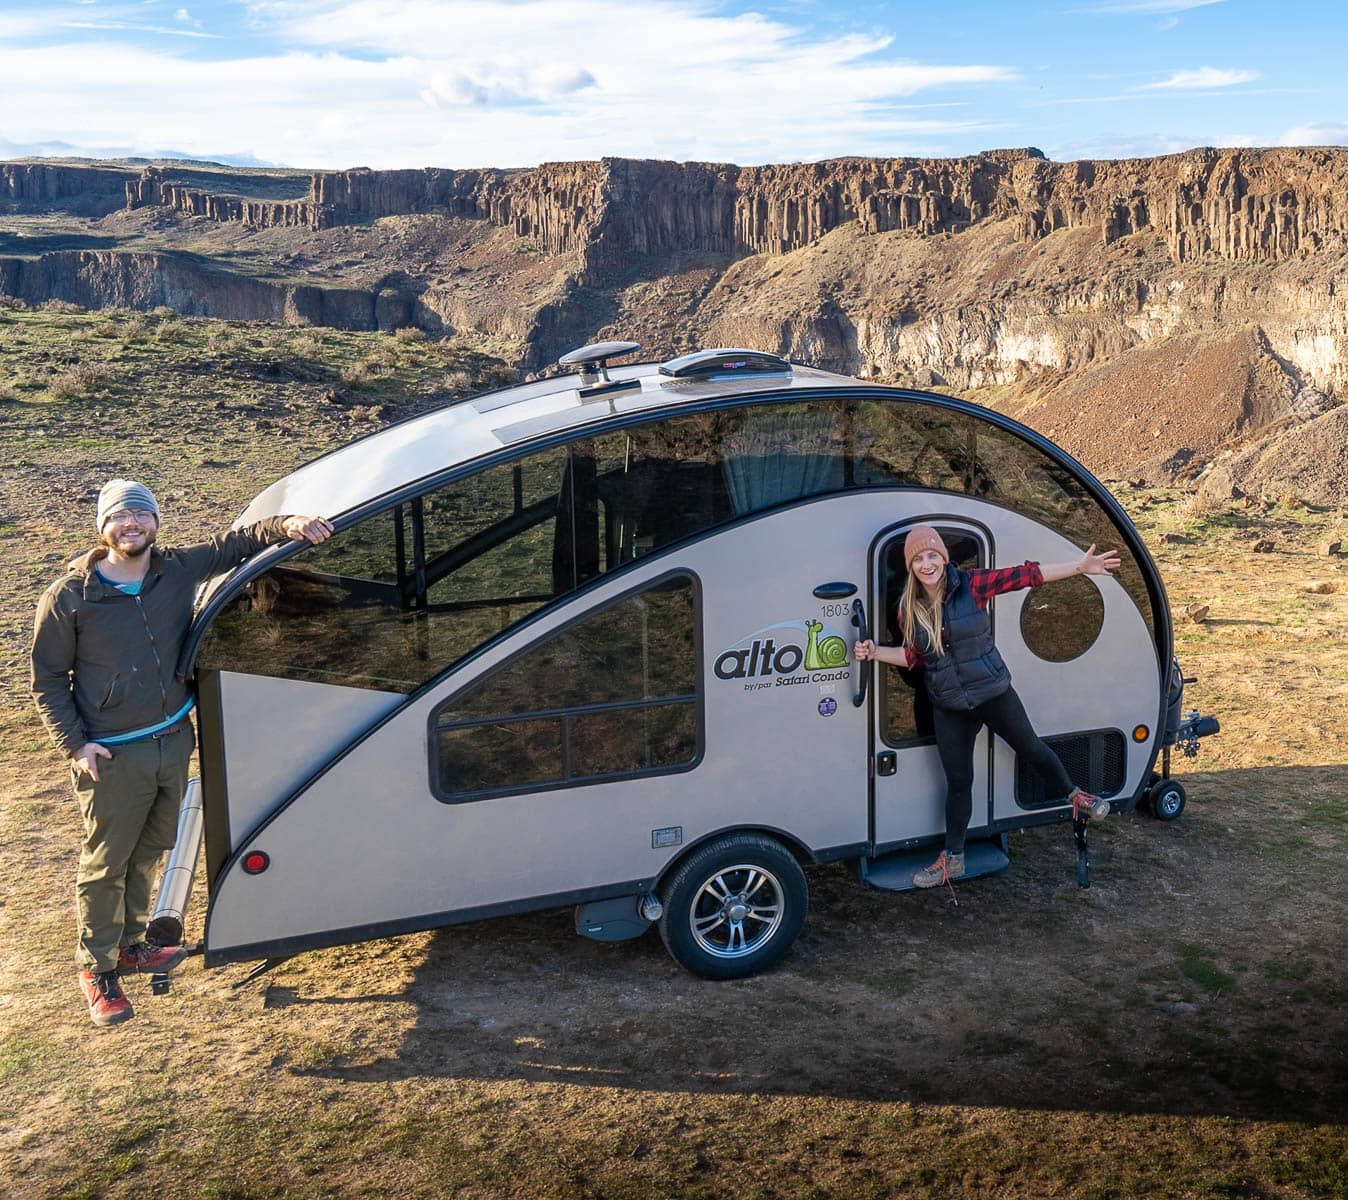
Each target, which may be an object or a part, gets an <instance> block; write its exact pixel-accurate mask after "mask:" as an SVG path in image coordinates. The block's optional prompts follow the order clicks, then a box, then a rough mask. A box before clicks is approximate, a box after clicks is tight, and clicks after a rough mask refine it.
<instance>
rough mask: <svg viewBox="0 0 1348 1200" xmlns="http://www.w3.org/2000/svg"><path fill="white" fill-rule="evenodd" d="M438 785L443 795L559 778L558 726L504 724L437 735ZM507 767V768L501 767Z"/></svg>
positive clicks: (553, 721) (538, 722)
mask: <svg viewBox="0 0 1348 1200" xmlns="http://www.w3.org/2000/svg"><path fill="white" fill-rule="evenodd" d="M438 744H439V761H440V783H441V786H442V787H443V788H444V789H445V790H446V791H449V792H480V791H488V790H490V789H492V788H499V787H501V786H503V785H506V784H507V783H508V784H509V785H511V786H515V787H522V786H527V785H531V784H532V785H538V784H545V783H555V782H557V781H559V780H561V779H563V778H565V772H564V771H563V760H562V721H561V718H560V717H553V718H551V719H548V720H535V721H510V722H506V723H502V724H499V725H472V726H467V727H460V728H458V729H443V730H441V731H440V733H439V738H438ZM505 764H508V765H505Z"/></svg>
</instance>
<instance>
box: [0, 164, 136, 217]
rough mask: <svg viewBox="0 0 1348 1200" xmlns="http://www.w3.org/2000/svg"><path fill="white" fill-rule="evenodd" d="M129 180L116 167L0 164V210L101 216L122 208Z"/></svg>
mask: <svg viewBox="0 0 1348 1200" xmlns="http://www.w3.org/2000/svg"><path fill="white" fill-rule="evenodd" d="M132 177H133V173H132V172H130V171H127V170H117V169H115V168H102V167H76V166H59V165H54V164H51V163H0V211H3V209H5V208H12V209H16V210H17V209H20V208H30V207H35V206H61V207H74V208H76V209H77V210H78V211H80V212H81V213H84V214H86V215H98V216H101V215H103V214H106V213H110V212H113V211H115V210H116V209H118V208H120V207H121V205H122V197H123V195H124V193H125V188H126V184H127V182H128V180H129V179H131V178H132ZM72 202H74V203H73V204H72Z"/></svg>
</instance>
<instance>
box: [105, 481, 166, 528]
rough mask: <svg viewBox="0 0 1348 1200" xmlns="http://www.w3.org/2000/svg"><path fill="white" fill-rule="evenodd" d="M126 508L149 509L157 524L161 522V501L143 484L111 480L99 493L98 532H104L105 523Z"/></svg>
mask: <svg viewBox="0 0 1348 1200" xmlns="http://www.w3.org/2000/svg"><path fill="white" fill-rule="evenodd" d="M124 508H144V509H147V510H148V511H149V512H152V513H154V519H155V521H156V522H158V520H159V501H158V500H156V499H155V498H154V493H153V492H152V491H150V489H149V488H147V487H146V486H145V485H144V484H143V483H137V482H136V481H135V480H134V479H109V480H108V482H107V483H105V484H104V485H103V487H102V489H101V490H100V491H99V493H98V532H99V533H102V532H103V522H104V521H106V520H107V519H108V518H109V517H110V516H112V514H113V513H115V512H121V511H122V509H124Z"/></svg>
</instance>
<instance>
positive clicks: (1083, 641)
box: [1020, 575, 1105, 662]
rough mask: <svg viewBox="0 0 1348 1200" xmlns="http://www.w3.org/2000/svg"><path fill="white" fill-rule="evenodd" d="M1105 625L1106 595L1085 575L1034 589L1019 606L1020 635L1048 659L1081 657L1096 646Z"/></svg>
mask: <svg viewBox="0 0 1348 1200" xmlns="http://www.w3.org/2000/svg"><path fill="white" fill-rule="evenodd" d="M1104 624H1105V598H1104V597H1103V596H1102V595H1101V594H1100V589H1099V588H1098V587H1096V586H1095V584H1093V583H1092V582H1091V581H1090V580H1089V579H1087V578H1086V577H1085V576H1084V575H1072V576H1069V577H1068V578H1067V579H1060V580H1058V581H1057V582H1056V583H1047V584H1045V585H1044V586H1043V587H1037V588H1035V589H1034V590H1033V591H1032V592H1030V593H1029V594H1028V595H1027V596H1026V597H1025V603H1024V604H1022V605H1021V608H1020V636H1021V637H1023V638H1024V639H1025V644H1026V645H1027V646H1028V647H1029V648H1030V651H1031V652H1032V653H1033V654H1035V655H1037V656H1038V657H1039V658H1042V659H1044V660H1046V661H1047V662H1070V661H1071V660H1072V659H1074V658H1080V657H1081V655H1083V654H1085V653H1086V651H1087V650H1089V649H1090V648H1091V647H1092V646H1093V645H1095V639H1096V638H1098V637H1099V636H1100V630H1101V629H1103V628H1104Z"/></svg>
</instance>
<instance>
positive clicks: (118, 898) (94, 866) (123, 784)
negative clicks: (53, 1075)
mask: <svg viewBox="0 0 1348 1200" xmlns="http://www.w3.org/2000/svg"><path fill="white" fill-rule="evenodd" d="M195 745H196V739H195V737H194V735H193V732H192V727H191V725H190V724H188V725H185V726H184V727H183V728H182V729H176V730H174V731H173V732H172V733H169V734H165V735H164V736H163V737H161V738H145V739H143V740H141V741H139V742H128V743H127V744H126V745H125V746H109V747H108V749H109V750H111V751H112V757H111V758H100V759H99V760H98V774H99V779H98V782H97V783H95V782H94V780H93V779H92V778H91V777H90V776H89V775H87V774H86V773H85V772H83V771H81V770H79V769H78V768H77V767H75V766H74V765H72V766H71V768H70V775H71V780H72V782H73V784H74V787H75V797H76V799H77V800H79V803H80V814H81V815H82V816H83V818H84V843H83V845H82V846H81V847H80V865H79V870H78V872H77V873H76V875H75V913H76V920H77V921H78V924H79V941H78V944H77V947H76V951H75V958H76V961H77V962H78V963H79V965H80V968H81V969H82V970H85V971H111V970H114V969H115V968H116V966H117V955H118V948H119V947H121V946H127V945H130V944H131V943H132V942H138V941H140V940H141V939H142V938H143V937H144V936H145V926H146V923H147V922H148V921H149V919H150V893H151V891H152V890H153V888H154V881H155V875H156V874H157V872H158V869H159V861H160V859H161V858H162V857H163V855H164V851H165V850H168V849H170V848H171V847H172V846H173V842H174V840H175V838H176V837H177V836H178V808H179V806H180V805H181V804H182V798H183V791H184V789H185V788H186V787H187V766H188V762H189V760H190V759H191V757H192V749H193V747H194V746H195Z"/></svg>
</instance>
